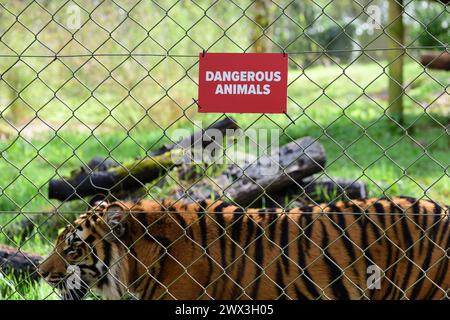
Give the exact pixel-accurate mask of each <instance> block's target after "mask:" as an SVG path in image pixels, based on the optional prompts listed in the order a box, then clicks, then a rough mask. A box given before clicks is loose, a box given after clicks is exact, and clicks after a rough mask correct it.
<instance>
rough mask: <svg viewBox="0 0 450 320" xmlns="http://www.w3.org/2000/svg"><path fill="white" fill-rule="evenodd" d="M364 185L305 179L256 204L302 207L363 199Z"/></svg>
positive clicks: (365, 190) (348, 180) (349, 181)
mask: <svg viewBox="0 0 450 320" xmlns="http://www.w3.org/2000/svg"><path fill="white" fill-rule="evenodd" d="M366 197H367V188H366V184H365V183H364V182H362V181H354V180H351V179H343V178H333V179H330V178H326V179H315V178H307V179H305V180H302V181H298V185H297V184H295V185H291V186H290V187H289V188H287V190H283V191H282V192H277V193H269V194H267V196H265V197H264V199H262V200H261V201H259V202H258V203H257V204H258V205H259V206H262V205H263V206H265V207H286V206H290V207H292V206H303V205H307V204H311V203H334V202H336V201H338V200H349V199H364V198H366Z"/></svg>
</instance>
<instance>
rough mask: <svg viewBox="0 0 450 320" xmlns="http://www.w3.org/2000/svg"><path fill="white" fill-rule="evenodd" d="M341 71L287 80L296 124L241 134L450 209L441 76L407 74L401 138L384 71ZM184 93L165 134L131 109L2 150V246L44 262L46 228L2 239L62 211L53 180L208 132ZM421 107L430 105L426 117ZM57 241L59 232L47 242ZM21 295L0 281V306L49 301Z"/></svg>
mask: <svg viewBox="0 0 450 320" xmlns="http://www.w3.org/2000/svg"><path fill="white" fill-rule="evenodd" d="M342 68H343V67H338V66H330V67H326V68H324V67H313V68H308V69H306V70H305V71H303V72H302V71H297V70H292V71H291V72H290V81H291V82H292V83H291V85H290V86H289V98H290V101H289V106H288V111H289V115H290V117H291V118H293V119H295V124H294V123H292V122H291V121H290V120H289V119H288V118H287V117H286V116H284V115H273V116H261V115H233V116H234V117H235V119H237V120H238V123H239V124H240V125H241V126H242V127H243V128H257V127H259V128H264V127H267V128H277V127H280V128H283V129H284V130H283V134H282V136H281V143H282V144H284V143H287V142H290V141H291V140H292V139H297V138H300V137H303V136H311V137H314V138H316V139H317V140H318V141H319V142H320V143H322V144H323V145H324V147H325V150H326V153H327V164H326V168H325V171H324V173H323V174H324V175H325V173H326V174H327V175H329V176H331V177H343V178H349V179H362V180H363V181H365V182H366V183H367V185H368V188H369V194H370V195H371V196H381V195H385V194H386V195H409V196H415V197H424V196H425V197H429V198H431V199H433V200H435V201H439V202H443V203H449V198H450V179H449V176H448V166H449V159H450V158H449V156H448V155H449V150H450V139H449V135H448V132H446V131H445V126H446V125H447V124H448V123H449V117H448V114H449V112H448V111H449V110H448V109H449V106H448V102H447V104H445V103H441V102H439V101H437V102H434V103H432V102H433V101H434V100H436V99H437V98H438V97H439V96H440V95H442V94H443V93H444V92H445V86H446V85H448V75H447V74H446V73H444V72H434V71H433V72H432V71H428V72H429V73H430V74H431V76H432V77H433V78H434V79H436V80H437V81H435V80H433V78H431V77H430V76H429V75H427V74H424V73H423V68H421V67H420V66H419V65H417V64H408V65H407V67H406V69H405V83H406V84H407V88H406V93H407V95H408V96H407V97H405V114H406V118H405V128H407V130H406V131H402V130H399V129H395V124H394V123H393V122H392V121H391V120H390V119H389V118H388V117H387V116H386V108H387V101H386V92H385V90H386V83H387V78H386V76H385V75H384V73H383V68H382V67H380V66H378V65H376V64H366V65H362V64H355V65H351V66H349V67H347V68H345V73H344V72H343V70H342ZM347 76H348V77H347ZM350 79H352V80H353V81H351V80H350ZM442 84H443V85H444V86H443V85H442ZM191 89H192V88H190V89H189V88H188V89H187V90H186V92H187V93H186V95H185V96H180V99H181V100H180V101H179V102H180V105H181V106H183V108H185V109H184V114H185V116H182V117H181V118H179V119H178V118H177V117H178V114H177V116H174V115H173V114H172V115H171V113H170V109H169V110H168V111H166V112H163V113H162V114H160V115H159V117H160V119H163V122H161V123H162V124H161V126H163V127H167V128H168V129H167V131H164V130H162V129H160V128H158V127H157V126H156V125H154V124H152V122H151V121H150V119H149V118H148V117H147V118H145V116H144V118H145V121H143V122H142V123H140V124H139V125H138V126H137V127H133V126H132V124H133V122H136V121H137V119H140V117H141V116H142V114H141V112H142V110H140V111H139V109H134V108H133V107H131V106H129V108H128V109H126V110H125V111H124V112H125V113H126V114H127V117H125V118H124V120H123V123H119V122H118V121H116V120H114V119H112V118H111V117H109V115H110V114H113V112H114V111H113V112H110V111H108V110H104V111H102V112H97V111H96V110H95V109H91V110H89V108H87V109H86V110H85V109H83V110H85V111H83V112H82V114H83V120H84V121H86V122H87V124H88V127H89V128H91V129H87V128H83V127H82V126H81V127H78V126H76V125H69V124H68V125H66V126H62V127H61V128H60V129H59V130H58V131H57V134H55V132H53V131H51V130H41V129H39V130H37V129H36V131H31V132H26V131H23V132H22V133H21V134H20V135H17V134H16V135H13V136H11V137H9V138H8V139H4V140H1V141H0V150H1V158H0V175H1V182H0V212H2V214H1V216H0V243H8V244H10V245H16V246H18V245H20V246H21V248H23V250H27V251H34V252H37V253H40V254H46V253H48V252H49V251H50V249H51V246H52V242H53V240H54V237H53V236H47V237H44V236H43V235H44V234H46V232H47V231H48V230H47V229H45V228H46V226H45V221H44V222H43V224H42V226H41V227H40V228H38V230H37V232H35V233H34V234H32V235H31V236H29V237H28V238H26V239H22V238H21V237H20V234H17V235H16V236H14V237H13V238H12V239H11V238H8V237H7V236H6V235H5V234H4V231H5V230H6V229H7V228H8V227H9V226H10V225H11V224H14V223H15V222H17V221H19V220H21V219H23V218H24V217H23V216H24V214H26V216H27V217H33V215H34V214H35V213H37V212H42V211H44V210H51V209H54V208H58V207H59V206H60V205H61V204H60V203H59V202H57V201H50V200H49V199H47V184H48V181H49V180H50V179H53V178H57V177H58V176H65V175H68V174H69V173H70V171H71V170H73V169H75V168H78V167H79V166H80V165H82V164H83V162H84V163H86V162H87V161H89V160H90V159H92V158H93V157H94V156H102V157H112V158H114V159H116V160H118V161H125V160H130V159H134V158H138V157H143V156H144V155H145V154H146V152H147V151H148V150H151V149H154V148H156V147H157V146H160V145H162V144H163V143H165V142H168V140H167V139H165V138H164V136H165V134H168V135H170V133H171V132H173V130H174V129H176V128H179V127H187V128H189V129H190V130H191V131H192V130H194V128H193V127H192V125H191V124H190V121H191V120H195V121H203V124H204V125H206V124H209V123H211V122H212V121H214V120H216V119H218V118H219V117H220V116H221V115H212V114H207V115H204V114H197V113H195V112H193V109H195V106H193V105H191V104H190V103H188V102H186V101H188V100H189V99H190V98H191V97H190V95H194V94H195V93H194V92H193V90H191ZM111 92H114V90H110V91H109V92H108V93H107V94H108V95H110V99H111V100H110V101H115V100H117V97H114V96H111V95H112V93H111ZM363 93H364V94H363ZM105 94H106V93H105ZM445 94H446V95H447V96H448V93H445ZM76 96H77V95H76V94H73V95H71V99H72V100H71V101H72V102H71V103H73V104H74V105H76V104H77V103H79V101H75V100H76V98H75V97H76ZM368 97H370V98H368ZM183 101H184V102H185V103H183ZM447 101H448V100H447ZM419 103H420V104H424V105H429V104H431V103H432V104H431V106H430V107H429V108H427V110H426V112H425V110H424V108H423V107H422V106H420V105H419ZM80 110H81V109H80ZM182 114H183V112H182ZM73 115H74V113H71V112H68V111H67V109H65V108H62V109H58V108H50V109H49V110H47V111H46V110H44V109H43V110H42V111H41V113H39V116H40V117H41V118H43V119H51V122H60V124H62V122H63V121H65V120H67V119H66V118H69V119H71V121H75V120H74V119H73V118H72V116H73ZM105 119H106V121H105ZM118 119H121V118H118ZM77 121H78V120H77ZM93 128H95V129H93ZM151 192H152V194H153V195H155V196H158V195H159V193H160V192H161V193H162V192H164V190H160V189H157V188H153V189H152V190H151ZM76 206H79V207H83V206H82V205H81V204H80V203H78V204H76V205H73V206H71V207H70V206H63V207H62V208H61V210H60V211H61V212H62V211H66V212H67V213H68V212H70V211H74V208H75V207H76ZM72 216H73V214H72ZM54 233H56V230H52V233H50V234H52V235H53V234H54ZM47 238H48V239H47ZM10 281H15V280H10ZM8 290H9V291H8ZM19 290H20V292H21V294H19V293H11V291H10V289H8V288H6V284H5V283H4V282H3V283H2V281H1V280H0V299H22V298H27V299H37V298H45V297H47V296H49V298H55V296H54V295H51V288H50V287H48V286H47V285H45V284H30V283H25V284H21V285H20V286H19Z"/></svg>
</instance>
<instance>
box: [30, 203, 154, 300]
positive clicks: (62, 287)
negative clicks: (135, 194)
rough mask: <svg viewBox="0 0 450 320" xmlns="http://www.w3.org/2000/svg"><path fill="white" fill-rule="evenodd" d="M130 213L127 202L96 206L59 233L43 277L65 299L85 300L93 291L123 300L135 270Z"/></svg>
mask: <svg viewBox="0 0 450 320" xmlns="http://www.w3.org/2000/svg"><path fill="white" fill-rule="evenodd" d="M130 212H131V211H130V209H129V208H128V207H127V205H126V204H124V203H117V202H116V203H112V204H108V203H106V202H104V201H102V202H100V203H96V204H95V207H94V208H93V209H92V210H89V211H88V212H87V213H85V214H82V215H81V216H80V217H79V218H78V219H77V220H75V221H74V222H73V223H72V224H69V225H68V226H67V227H66V228H65V229H64V230H63V231H62V232H61V233H60V234H59V236H58V238H57V240H56V244H55V247H54V249H53V251H52V252H51V253H50V255H49V256H48V257H47V258H46V259H44V261H43V262H42V263H41V264H40V266H39V268H38V271H39V273H40V275H41V276H42V277H43V278H44V279H45V280H46V281H47V282H48V283H49V284H50V285H52V286H54V287H55V288H57V289H59V291H60V293H61V296H62V297H63V299H68V300H79V299H82V298H83V297H84V296H85V295H86V293H87V292H88V291H89V290H93V291H94V292H96V293H98V294H100V295H101V296H103V297H105V298H108V299H119V298H121V297H123V295H124V294H125V293H126V291H127V290H128V288H127V285H128V283H129V282H130V279H127V278H126V276H125V277H124V274H127V269H128V268H131V267H130V265H129V264H130V261H129V260H130V257H129V250H128V247H129V246H130V243H131V242H132V240H130V239H129V238H130V237H129V235H130V234H131V233H132V231H133V230H131V229H132V226H130V223H129V221H128V220H129V216H130ZM149 249H150V251H151V248H149ZM131 262H132V261H131Z"/></svg>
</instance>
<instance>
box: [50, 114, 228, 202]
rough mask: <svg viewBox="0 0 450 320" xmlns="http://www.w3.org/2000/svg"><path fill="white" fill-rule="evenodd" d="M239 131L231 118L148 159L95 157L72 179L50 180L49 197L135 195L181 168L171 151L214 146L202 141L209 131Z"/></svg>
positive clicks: (160, 150) (67, 199) (75, 173)
mask: <svg viewBox="0 0 450 320" xmlns="http://www.w3.org/2000/svg"><path fill="white" fill-rule="evenodd" d="M236 128H237V125H236V122H235V121H234V120H233V119H232V118H226V119H224V120H222V121H219V122H217V123H215V124H213V125H211V126H209V127H208V128H207V129H203V130H199V131H197V132H195V133H193V134H192V135H191V136H189V137H187V138H184V139H181V140H180V141H179V142H177V143H174V144H169V145H165V146H163V147H162V148H160V149H158V150H156V151H153V152H151V153H149V157H148V158H144V159H141V160H135V161H130V162H128V163H124V164H118V163H115V162H114V161H111V160H109V161H106V160H104V159H101V158H94V159H93V160H91V161H90V162H89V163H88V166H87V167H82V168H80V169H78V170H75V171H72V173H71V176H70V177H69V178H67V179H56V180H50V182H49V188H48V197H49V198H50V199H58V200H61V201H70V200H75V199H81V198H83V197H86V196H91V195H96V194H104V195H108V194H109V193H119V192H122V191H126V192H133V191H135V190H137V189H140V188H142V187H143V186H144V184H145V183H148V182H151V181H153V180H155V179H157V178H158V177H160V176H162V175H164V174H165V173H166V172H167V170H169V169H170V168H172V167H173V166H176V165H178V164H177V163H174V161H173V158H174V157H172V152H174V150H179V149H180V148H186V147H189V146H194V145H195V144H196V143H197V142H198V141H201V143H202V146H203V147H206V146H208V145H209V144H210V143H213V142H214V141H210V140H208V139H203V135H204V133H205V132H206V130H211V129H216V130H219V131H220V132H221V133H222V134H224V133H225V132H226V130H227V129H236ZM181 151H182V150H180V152H181Z"/></svg>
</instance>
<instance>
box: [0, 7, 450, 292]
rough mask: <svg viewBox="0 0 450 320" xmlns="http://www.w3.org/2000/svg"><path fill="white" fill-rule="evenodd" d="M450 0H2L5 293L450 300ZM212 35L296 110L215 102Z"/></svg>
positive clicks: (0, 158)
mask: <svg viewBox="0 0 450 320" xmlns="http://www.w3.org/2000/svg"><path fill="white" fill-rule="evenodd" d="M446 2H447V1H418V0H417V1H416V0H414V1H412V0H411V1H406V0H403V1H397V0H389V1H387V0H384V1H381V0H374V1H369V0H348V1H320V0H311V1H287V0H286V1H283V0H277V1H269V0H253V1H251V0H231V1H221V0H216V1H213V0H195V1H194V0H190V1H189V0H178V1H175V0H170V1H162V0H158V1H156V0H140V1H138V0H132V1H118V0H110V1H106V0H104V1H102V0H95V1H81V0H77V1H73V0H72V1H63V0H61V1H47V0H34V1H26V0H0V150H1V154H0V177H1V179H0V298H1V299H6V300H10V299H60V298H67V299H76V298H81V297H84V296H86V297H87V298H91V299H102V298H108V297H109V298H111V297H112V298H138V299H139V298H152V299H155V298H190V299H191V298H192V299H197V298H214V299H216V298H229V299H237V298H244V299H248V298H256V299H259V298H266V299H274V298H291V299H298V298H308V299H318V298H322V299H341V298H343V299H348V298H351V299H356V298H363V299H364V298H369V299H371V298H374V299H392V298H394V299H411V298H412V299H414V298H449V295H450V293H449V289H450V279H449V278H450V277H449V275H448V271H447V270H448V263H449V252H448V249H449V247H450V246H449V241H450V240H449V239H450V237H449V233H450V229H449V225H448V219H447V216H446V215H448V207H446V204H449V203H450V201H449V195H450V180H449V173H448V168H449V158H450V157H449V150H450V139H449V127H448V124H449V115H450V114H449V111H450V97H449V92H448V85H449V74H448V69H449V60H450V56H449V52H448V39H449V38H450V37H449V28H448V24H449V21H450V20H449V10H450V8H449V6H448V4H446ZM201 52H240V53H243V52H282V53H286V54H288V57H289V80H288V112H287V114H279V115H268V114H233V115H224V114H200V113H198V112H197V107H198V106H197V104H196V99H197V90H198V62H199V53H201ZM399 196H407V197H406V198H405V197H403V198H399ZM409 197H410V198H409ZM413 198H414V199H416V200H414V199H413ZM144 199H146V200H149V201H155V202H159V203H161V201H162V199H172V200H171V201H172V202H164V203H161V204H162V207H158V206H156V205H155V204H153V202H152V203H150V202H145V201H144V202H142V201H143V200H144ZM207 199H209V200H207ZM361 199H362V200H361ZM364 199H380V200H379V201H378V202H376V201H375V202H374V201H373V200H364ZM205 200H207V201H205ZM220 200H223V201H226V202H227V203H230V205H232V206H233V207H227V206H225V205H220V204H219V202H218V201H220ZM341 200H343V201H344V202H340V201H341ZM117 201H119V204H120V207H117V206H116V207H115V206H111V207H108V205H106V203H113V202H117ZM167 201H168V200H167ZM130 204H135V205H137V206H147V207H146V208H148V209H149V211H151V212H152V214H149V215H147V216H144V218H142V216H139V214H138V213H136V212H133V210H130V206H131V205H130ZM195 204H198V207H195V206H193V205H195ZM107 208H109V211H108V209H107ZM249 208H258V210H259V211H258V210H256V209H255V210H253V209H249ZM270 208H275V209H270ZM296 208H301V211H304V212H305V213H303V214H301V215H300V214H299V211H298V209H296ZM88 210H90V212H91V213H90V214H89V215H88V216H87V218H86V217H84V218H82V220H77V221H78V222H76V223H74V221H75V219H77V217H79V216H80V215H81V214H83V213H85V212H86V211H88ZM205 210H206V211H211V212H214V211H215V212H216V213H214V214H206V215H205V214H203V215H202V212H203V211H205ZM221 210H223V211H221ZM227 210H228V211H227ZM246 211H249V212H251V214H249V215H248V216H246V218H242V219H239V218H237V217H241V216H240V215H239V214H240V213H242V212H246ZM321 211H323V212H326V214H325V215H324V214H320V212H321ZM92 212H94V213H92ZM105 212H106V213H105ZM108 212H109V213H108ZM124 212H128V214H129V215H127V216H126V217H125V216H123V215H122V213H124ZM176 212H177V214H176ZM232 212H234V213H232ZM405 212H406V213H407V214H405ZM102 213H105V214H104V215H102ZM96 217H97V219H98V218H100V220H99V222H98V225H99V226H100V225H102V226H105V225H107V226H109V227H110V230H109V232H108V233H106V234H103V236H102V237H100V238H99V239H97V240H96V242H91V240H92V239H89V240H88V238H86V237H85V236H86V235H85V234H84V233H83V232H84V231H83V232H82V233H80V232H79V231H80V230H84V229H83V228H85V227H86V225H87V223H86V220H83V219H88V220H89V219H93V218H96ZM117 217H120V219H123V220H120V219H119V220H120V221H119V220H117ZM383 217H384V218H383ZM142 219H144V220H142ZM124 220H126V221H128V226H127V228H131V229H132V228H135V229H132V230H134V231H135V232H136V233H135V234H133V236H131V235H128V236H127V230H128V229H127V228H125V229H124V227H123V224H122V222H123V221H124ZM80 221H82V222H80ZM386 221H390V222H389V223H386ZM102 223H103V224H102ZM174 223H175V224H174ZM88 224H90V222H89V223H88ZM94 224H95V223H94ZM67 225H75V227H74V228H72V229H71V228H70V227H68V228H69V229H65V230H66V231H63V235H65V237H63V240H64V241H63V242H62V243H60V244H59V245H58V246H57V245H56V242H55V241H56V238H57V235H58V234H60V233H61V232H62V230H63V229H64V228H65V227H66V226H67ZM80 225H82V226H83V228H82V227H78V228H77V226H80ZM141 227H143V228H144V229H143V231H144V232H142V233H140V232H141V231H139V230H141V229H139V228H141ZM86 228H88V229H89V227H86ZM131 229H130V230H131ZM160 229H161V230H163V231H160ZM212 229H214V231H211V230H212ZM67 230H70V232H68V231H67ZM77 230H78V231H77ZM93 230H94V231H93ZM130 230H128V231H130ZM136 230H137V231H136ZM164 230H165V231H164ZM89 232H92V234H94V235H95V232H98V230H97V231H96V229H95V227H92V228H90V231H89ZM158 232H162V233H163V234H166V233H169V234H170V235H169V236H167V237H166V236H164V237H163V236H161V235H160V234H159V233H158ZM165 232H166V233H165ZM241 234H242V237H241V236H240V235H241ZM97 235H98V234H97ZM244 235H245V236H246V238H247V239H244ZM111 236H113V237H112V238H111ZM127 237H129V238H132V240H130V239H128V238H127ZM80 238H81V239H80ZM125 239H127V240H125ZM127 241H128V242H127ZM94 243H95V245H94ZM111 243H112V244H111ZM117 243H121V245H117ZM111 246H112V248H111ZM116 246H119V247H121V249H117V248H116ZM142 248H144V249H142ZM52 250H56V251H55V252H56V253H55V254H53V255H52V256H51V257H52V258H51V259H50V258H48V259H46V258H43V257H46V256H47V255H49V254H50V252H52ZM121 250H122V251H121ZM139 250H147V252H151V253H152V256H151V257H148V253H147V254H144V257H143V256H142V252H141V251H139ZM81 253H82V254H81ZM80 254H81V255H82V258H80V257H79V256H78V257H76V258H74V259H72V258H71V259H69V258H68V257H69V256H70V255H72V256H73V255H75V256H77V255H80ZM188 257H190V259H188ZM50 260H51V262H52V263H53V264H52V265H51V266H49V265H50V263H47V266H46V267H45V268H44V269H41V270H40V272H38V271H37V269H36V266H37V265H38V264H39V263H41V262H42V261H44V263H43V264H45V261H47V262H48V261H50ZM73 261H75V263H74V262H73ZM126 261H127V263H129V264H130V265H133V266H134V268H135V269H133V270H132V268H131V267H130V265H128V264H127V265H126V266H125V262H126ZM130 261H131V262H130ZM381 261H387V262H386V263H384V262H381ZM60 265H62V266H63V267H64V268H65V269H64V270H63V271H61V270H59V269H58V268H59V267H58V266H60ZM87 265H88V266H89V268H87V267H86V266H87ZM127 266H128V267H127ZM52 268H54V269H52ZM86 268H87V269H89V270H90V271H89V270H87V269H86ZM161 270H163V271H161ZM205 273H206V274H209V276H208V278H205V277H206V275H205ZM93 274H94V275H93ZM42 277H44V278H45V279H46V280H42ZM55 277H56V280H55ZM132 277H134V278H133V279H132V280H130V279H131V278H132ZM87 279H89V280H87ZM169 280H170V281H169ZM77 286H78V287H77ZM94 289H96V290H94ZM193 293H195V295H194V294H193Z"/></svg>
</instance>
